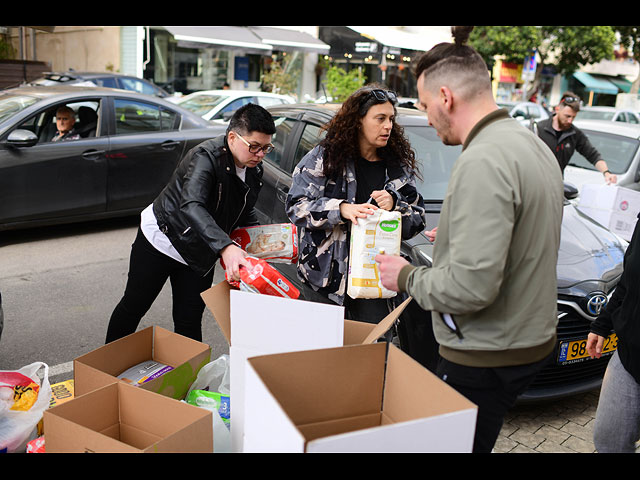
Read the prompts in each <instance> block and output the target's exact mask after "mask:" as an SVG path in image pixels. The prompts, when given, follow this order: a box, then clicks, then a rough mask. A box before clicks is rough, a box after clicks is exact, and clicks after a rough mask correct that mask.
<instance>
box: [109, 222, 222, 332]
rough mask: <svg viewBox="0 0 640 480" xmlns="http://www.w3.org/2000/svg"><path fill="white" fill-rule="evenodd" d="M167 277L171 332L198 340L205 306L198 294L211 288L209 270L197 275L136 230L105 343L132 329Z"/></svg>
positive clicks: (134, 329)
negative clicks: (171, 322)
mask: <svg viewBox="0 0 640 480" xmlns="http://www.w3.org/2000/svg"><path fill="white" fill-rule="evenodd" d="M167 278H168V279H169V280H170V281H171V291H172V296H173V323H174V331H175V333H178V334H180V335H183V336H185V337H189V338H192V339H194V340H197V341H202V314H203V313H204V307H205V305H204V301H203V300H202V297H200V293H202V292H203V291H205V290H206V289H208V288H209V287H211V283H212V282H213V269H212V270H211V272H209V273H208V274H207V275H206V276H205V277H201V276H199V275H198V274H196V273H195V272H194V271H193V270H191V268H189V267H188V266H186V265H184V264H183V263H180V262H178V261H176V260H174V259H172V258H170V257H168V256H166V255H164V254H163V253H161V252H159V251H158V250H156V249H155V248H154V247H153V245H151V244H150V243H149V242H148V241H147V239H146V237H145V236H144V234H143V233H142V231H141V230H140V229H138V235H137V236H136V239H135V241H134V242H133V245H132V247H131V257H130V260H129V276H128V279H127V286H126V288H125V291H124V296H123V297H122V299H121V300H120V303H118V305H117V306H116V308H115V310H114V311H113V313H112V314H111V319H110V321H109V327H108V329H107V338H106V343H109V342H112V341H114V340H117V339H118V338H121V337H124V336H126V335H129V334H131V333H134V332H135V331H136V329H137V328H138V324H139V323H140V321H141V320H142V317H144V315H145V314H146V313H147V311H148V310H149V308H151V305H152V304H153V302H154V301H155V300H156V298H157V297H158V295H159V294H160V291H161V290H162V287H163V286H164V284H165V283H166V281H167Z"/></svg>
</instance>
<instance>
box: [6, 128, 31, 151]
mask: <svg viewBox="0 0 640 480" xmlns="http://www.w3.org/2000/svg"><path fill="white" fill-rule="evenodd" d="M36 143H38V136H37V135H36V134H35V133H33V132H32V131H30V130H22V129H17V130H14V131H13V132H11V133H10V134H9V136H8V137H7V141H6V144H7V145H10V146H12V147H33V146H34V145H35V144H36Z"/></svg>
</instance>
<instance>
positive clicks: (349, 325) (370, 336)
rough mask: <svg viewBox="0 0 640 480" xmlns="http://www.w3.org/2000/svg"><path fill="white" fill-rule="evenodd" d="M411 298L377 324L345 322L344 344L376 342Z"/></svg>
mask: <svg viewBox="0 0 640 480" xmlns="http://www.w3.org/2000/svg"><path fill="white" fill-rule="evenodd" d="M411 300H412V297H409V298H407V299H406V300H405V301H404V302H402V303H401V304H400V305H398V306H397V307H396V308H395V309H394V310H393V311H392V312H391V313H389V315H387V316H386V317H384V318H383V319H382V320H381V321H380V322H378V324H374V323H366V322H357V321H355V320H345V326H344V344H345V345H358V344H369V343H374V342H376V341H378V339H379V338H380V337H382V336H383V335H384V334H385V333H386V332H387V330H389V329H390V328H391V327H392V326H393V324H394V323H395V321H396V320H397V319H398V317H400V315H401V314H402V312H403V311H404V309H405V308H406V306H407V305H409V302H411Z"/></svg>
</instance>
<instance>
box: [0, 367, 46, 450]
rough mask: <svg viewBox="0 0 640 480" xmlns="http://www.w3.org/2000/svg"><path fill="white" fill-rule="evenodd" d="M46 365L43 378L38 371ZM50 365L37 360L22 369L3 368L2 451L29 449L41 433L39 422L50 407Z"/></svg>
mask: <svg viewBox="0 0 640 480" xmlns="http://www.w3.org/2000/svg"><path fill="white" fill-rule="evenodd" d="M42 368H44V376H43V379H42V381H41V380H40V378H39V376H38V371H39V370H40V369H42ZM50 400H51V384H50V383H49V366H48V365H47V364H46V363H43V362H35V363H32V364H31V365H27V366H25V367H22V368H20V369H19V370H0V452H7V453H16V452H25V451H26V448H27V443H28V442H29V441H31V440H33V439H34V438H36V436H37V427H38V422H39V421H40V420H41V419H42V415H43V413H44V411H45V410H46V409H47V408H49V402H50Z"/></svg>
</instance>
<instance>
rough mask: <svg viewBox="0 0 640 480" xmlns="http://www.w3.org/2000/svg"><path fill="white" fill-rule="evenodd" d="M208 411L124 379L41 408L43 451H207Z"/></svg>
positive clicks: (209, 446) (210, 432)
mask: <svg viewBox="0 0 640 480" xmlns="http://www.w3.org/2000/svg"><path fill="white" fill-rule="evenodd" d="M211 415H212V414H211V412H210V411H208V410H206V409H203V408H198V407H194V406H192V405H188V404H186V403H184V402H176V401H175V400H173V399H171V398H168V397H165V396H163V395H158V394H156V393H153V392H149V391H147V390H144V389H142V388H139V387H135V386H132V385H127V384H126V383H124V382H114V383H111V384H110V385H107V386H104V387H102V388H98V389H96V390H92V391H91V392H89V393H87V394H85V395H81V396H78V397H75V398H74V399H73V400H70V401H68V402H65V403H64V404H61V405H57V406H55V407H53V408H50V409H49V410H47V411H45V412H44V426H45V433H44V436H45V445H46V449H47V453H84V452H89V453H92V452H95V453H154V452H155V453H179V452H180V453H212V452H213V423H212V418H211Z"/></svg>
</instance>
